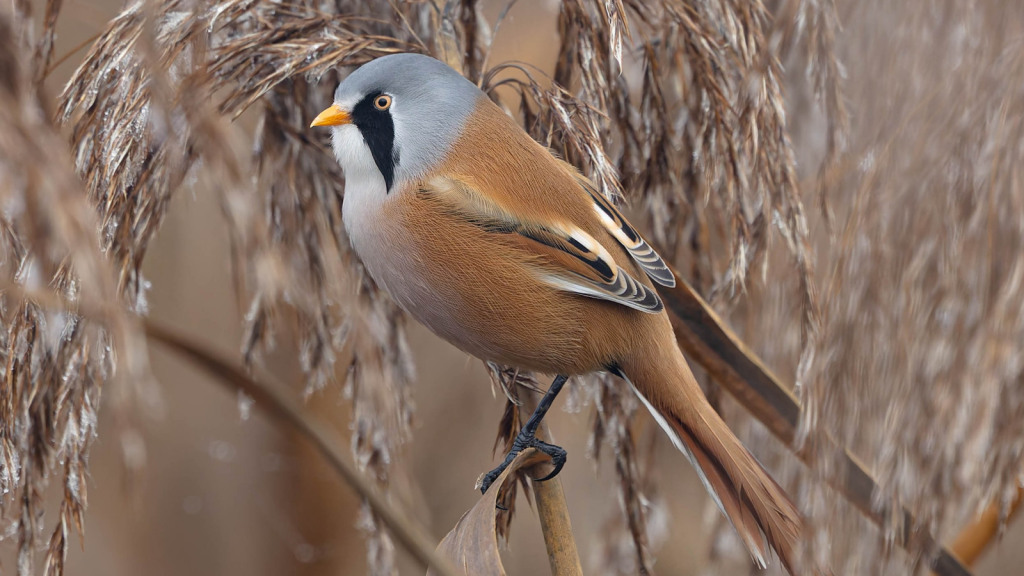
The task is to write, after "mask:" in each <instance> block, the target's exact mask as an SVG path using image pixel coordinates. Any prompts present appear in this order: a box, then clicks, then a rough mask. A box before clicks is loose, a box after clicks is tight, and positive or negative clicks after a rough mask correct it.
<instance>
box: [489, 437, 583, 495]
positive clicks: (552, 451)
mask: <svg viewBox="0 0 1024 576" xmlns="http://www.w3.org/2000/svg"><path fill="white" fill-rule="evenodd" d="M527 448H536V449H537V450H539V451H540V452H543V453H544V454H547V455H548V456H550V457H551V464H552V465H554V467H555V469H554V470H552V471H551V473H550V474H548V475H547V476H545V477H543V478H534V481H536V482H544V481H545V480H551V479H552V478H554V477H555V476H557V475H558V473H559V472H561V471H562V467H563V466H565V460H566V452H565V450H564V449H563V448H561V447H560V446H555V445H554V444H548V443H547V442H543V441H541V440H538V439H537V437H536V436H535V435H534V433H533V432H529V431H527V430H526V429H523V430H520V431H519V434H518V435H517V436H516V440H515V442H513V443H512V449H511V450H509V452H508V455H507V456H505V460H504V462H502V463H501V465H499V466H498V467H497V468H495V469H494V470H491V471H490V472H488V473H487V474H485V475H484V478H483V480H482V481H481V484H480V492H481V493H482V494H486V493H487V489H488V488H490V487H491V484H493V483H494V481H495V480H497V479H498V477H499V476H501V473H502V472H504V471H505V469H506V468H508V466H509V464H511V463H512V461H513V460H515V459H516V456H518V455H519V453H520V452H522V451H523V450H526V449H527Z"/></svg>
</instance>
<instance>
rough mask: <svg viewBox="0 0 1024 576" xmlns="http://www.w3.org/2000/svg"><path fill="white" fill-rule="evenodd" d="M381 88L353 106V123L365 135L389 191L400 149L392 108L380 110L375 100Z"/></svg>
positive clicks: (364, 137)
mask: <svg viewBox="0 0 1024 576" xmlns="http://www.w3.org/2000/svg"><path fill="white" fill-rule="evenodd" d="M381 94H382V93H381V92H380V91H379V90H372V91H370V93H369V94H367V95H366V97H365V98H363V99H362V100H360V101H359V103H358V104H356V105H355V107H354V108H352V123H353V124H355V125H356V128H358V129H359V133H360V134H362V135H363V140H364V141H365V142H366V145H367V147H369V148H370V154H371V155H373V162H374V163H375V164H377V169H378V170H380V174H381V176H383V177H384V185H385V187H386V189H387V191H388V192H391V186H392V185H393V184H394V183H395V166H396V165H397V164H398V158H399V156H398V149H397V148H395V121H394V119H392V118H391V112H390V110H378V109H377V107H376V106H374V105H373V101H374V100H376V99H377V98H378V97H380V96H381Z"/></svg>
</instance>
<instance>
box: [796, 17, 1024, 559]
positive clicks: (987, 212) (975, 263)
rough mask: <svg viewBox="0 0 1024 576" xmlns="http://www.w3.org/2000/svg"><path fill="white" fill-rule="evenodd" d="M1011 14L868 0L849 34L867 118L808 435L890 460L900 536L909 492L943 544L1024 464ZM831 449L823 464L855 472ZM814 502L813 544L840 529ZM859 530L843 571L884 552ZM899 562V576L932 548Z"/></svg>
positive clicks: (854, 146)
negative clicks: (893, 6)
mask: <svg viewBox="0 0 1024 576" xmlns="http://www.w3.org/2000/svg"><path fill="white" fill-rule="evenodd" d="M1005 8H1006V5H1005V3H1002V2H988V3H983V4H980V5H977V6H975V7H974V8H972V9H970V10H969V9H967V8H966V7H961V6H957V5H954V4H948V5H943V6H942V7H941V8H937V9H935V10H933V9H932V8H931V7H928V6H925V5H924V4H919V3H909V4H902V5H900V6H899V8H898V9H897V10H894V11H889V12H887V13H886V14H885V15H884V17H883V16H882V14H881V13H880V12H876V11H875V10H881V8H878V7H876V6H875V5H873V4H872V3H868V4H867V5H866V6H858V7H857V8H856V9H851V10H848V14H846V16H845V17H844V34H843V35H842V36H839V37H837V41H836V46H837V50H839V51H840V53H841V55H842V58H843V61H844V62H847V63H848V64H847V65H848V70H847V73H848V81H847V83H846V85H847V86H848V88H847V95H848V103H849V107H850V114H851V116H852V117H854V118H857V119H858V122H856V123H854V124H853V126H852V130H851V133H850V138H849V153H848V156H847V157H846V158H843V159H842V161H840V164H839V168H837V170H836V174H834V175H833V183H834V189H833V191H832V193H831V194H832V196H831V198H832V199H833V201H834V202H833V208H834V210H835V213H836V220H837V222H841V223H844V224H843V225H842V226H840V227H838V228H837V230H836V243H835V244H834V245H828V246H826V247H825V248H824V249H823V252H822V256H823V259H824V260H825V261H830V262H833V263H834V266H833V267H832V269H831V270H830V271H829V274H828V276H827V278H826V280H825V281H824V282H823V283H822V286H823V290H822V293H823V297H824V302H825V304H824V312H825V314H824V318H825V321H824V323H823V326H822V332H821V335H820V338H819V339H818V341H817V342H816V344H815V346H814V348H815V349H814V358H815V360H814V362H813V363H812V365H811V367H810V370H809V373H808V377H807V379H806V382H807V385H806V387H805V389H804V390H802V393H803V398H804V402H805V406H806V407H807V411H808V414H807V418H806V419H805V421H804V423H803V428H804V430H803V432H804V433H806V434H808V435H809V436H810V437H813V434H814V433H816V432H817V431H819V430H828V431H830V432H831V433H833V434H834V435H835V436H836V437H837V438H838V439H839V440H840V442H841V443H845V444H847V445H848V446H851V447H852V449H853V451H854V452H855V453H856V454H858V455H860V456H861V457H862V458H864V459H865V460H866V461H867V463H868V466H869V468H870V469H872V470H874V471H875V473H876V475H877V477H878V480H879V483H880V485H881V486H882V488H883V491H884V492H883V494H880V495H879V504H885V505H887V506H886V508H885V509H886V510H889V511H890V514H891V517H890V519H889V521H888V522H887V526H886V529H885V531H884V534H883V536H884V538H886V539H892V538H894V537H895V536H896V535H897V534H899V532H900V531H901V530H902V529H903V528H904V527H903V526H902V525H901V521H902V519H901V518H900V517H899V515H898V514H897V513H896V512H895V511H896V510H898V507H896V506H895V504H897V503H900V504H903V505H905V506H907V507H908V508H909V509H910V511H911V512H912V513H913V514H914V515H915V517H916V519H917V521H918V523H919V525H920V526H921V527H924V528H927V529H928V530H929V531H931V533H932V534H935V535H936V537H937V538H939V539H940V540H942V539H944V538H943V536H946V535H948V534H950V532H951V530H953V529H955V528H956V527H958V526H960V525H961V523H962V522H964V521H965V520H967V519H968V518H970V517H971V515H973V513H974V512H975V511H976V510H978V508H979V506H981V505H982V504H983V503H985V502H987V501H989V500H993V499H1002V498H1003V497H1004V496H1005V494H1006V493H1007V491H1008V490H1012V489H1013V488H1014V487H1015V486H1016V485H1017V484H1018V483H1019V481H1020V470H1021V469H1022V465H1024V462H1022V459H1021V456H1020V454H1021V447H1022V441H1024V436H1022V432H1024V430H1022V427H1021V424H1020V423H1021V417H1022V416H1024V413H1022V406H1024V397H1022V395H1021V392H1022V390H1024V387H1022V386H1021V382H1022V373H1024V372H1022V370H1024V363H1022V360H1021V357H1020V354H1019V352H1018V348H1019V345H1018V344H1017V343H1019V341H1020V339H1021V336H1022V334H1024V332H1022V328H1024V325H1022V324H1021V318H1022V316H1021V312H1022V306H1024V292H1022V291H1021V283H1020V275H1021V273H1022V270H1024V269H1022V268H1021V266H1022V262H1021V259H1020V248H1021V243H1022V241H1024V236H1022V230H1024V226H1022V221H1021V214H1022V212H1021V210H1020V208H1021V205H1022V198H1024V196H1022V189H1021V184H1020V177H1019V174H1018V171H1019V168H1018V166H1020V164H1021V155H1022V153H1024V145H1022V142H1021V138H1020V134H1021V128H1022V127H1024V126H1022V123H1024V91H1022V89H1021V85H1022V83H1021V81H1020V80H1021V78H1024V76H1022V71H1024V59H1022V57H1021V54H1022V52H1021V50H1020V42H1019V39H1018V38H1017V31H1019V30H1020V29H1021V26H1022V25H1024V18H1022V16H1021V15H1020V13H1019V11H1010V12H1004V9H1005ZM819 245H820V244H819ZM830 456H831V455H829V454H822V455H821V458H822V466H821V467H820V468H821V472H822V473H824V474H835V473H841V471H840V470H836V469H834V467H833V466H831V462H832V461H831V460H830V458H829V457H830ZM823 500H825V498H818V499H817V502H821V501H823ZM810 512H811V518H812V520H813V521H814V522H815V524H816V526H815V527H816V528H819V529H820V530H821V532H820V533H819V534H818V535H817V536H816V537H815V538H814V540H813V541H814V542H820V541H822V540H824V537H823V536H821V534H829V533H831V534H834V533H836V531H837V530H840V529H841V528H842V527H841V525H840V523H841V522H842V521H843V519H842V518H839V517H836V516H834V515H832V514H831V512H832V510H829V509H828V508H826V507H816V506H812V507H811V509H810ZM912 528H913V527H912ZM857 533H858V534H859V537H858V538H851V539H848V540H847V541H844V542H837V543H835V545H834V547H833V549H832V553H833V556H834V557H836V558H838V559H840V561H839V562H837V563H835V564H833V565H834V566H837V567H839V566H843V564H844V562H845V563H847V564H848V565H850V564H852V563H853V560H852V559H853V558H854V557H856V556H858V555H860V556H862V557H865V558H880V557H882V555H880V554H878V553H877V552H876V551H875V550H877V549H878V548H879V547H882V546H883V544H882V543H881V542H880V541H879V539H878V538H877V537H876V536H875V535H874V534H873V532H872V531H869V530H868V529H866V528H865V527H863V526H861V527H860V529H859V530H858V532H857ZM897 559H899V561H898V562H894V563H893V564H894V566H892V567H890V571H891V572H894V573H895V572H900V571H903V570H905V569H906V565H908V564H909V565H913V563H915V562H916V561H917V560H918V558H917V557H916V556H911V557H910V558H908V559H904V558H903V557H902V556H897ZM878 563H879V564H881V563H882V562H881V561H879V562H878ZM869 568H870V569H871V570H873V571H874V572H875V573H881V572H882V569H883V566H869V567H868V566H860V567H859V570H861V571H864V570H867V569H869Z"/></svg>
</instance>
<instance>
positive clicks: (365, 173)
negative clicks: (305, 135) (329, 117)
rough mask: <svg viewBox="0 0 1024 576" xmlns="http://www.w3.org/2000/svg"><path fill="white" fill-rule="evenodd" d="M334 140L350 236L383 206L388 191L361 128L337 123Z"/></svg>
mask: <svg viewBox="0 0 1024 576" xmlns="http://www.w3.org/2000/svg"><path fill="white" fill-rule="evenodd" d="M331 140H332V142H331V143H332V145H333V148H334V156H335V157H337V159H338V163H339V164H341V169H342V170H343V171H344V172H345V201H344V202H343V203H342V219H343V220H344V222H345V230H346V231H347V232H348V234H349V237H350V238H351V237H353V236H355V235H356V229H357V228H358V226H359V224H360V223H361V222H362V221H364V220H365V219H366V218H367V217H369V216H371V215H372V214H374V213H376V211H377V210H378V209H379V208H380V205H381V204H382V203H383V202H384V200H385V199H386V198H387V195H388V190H387V186H386V185H385V183H384V176H383V175H381V173H380V169H378V168H377V164H376V163H375V162H374V161H373V155H372V154H370V149H369V147H367V146H366V142H365V141H364V140H363V135H362V134H361V133H360V132H359V129H358V128H356V127H355V126H354V125H352V124H348V125H345V126H338V127H336V128H334V133H333V134H332V138H331Z"/></svg>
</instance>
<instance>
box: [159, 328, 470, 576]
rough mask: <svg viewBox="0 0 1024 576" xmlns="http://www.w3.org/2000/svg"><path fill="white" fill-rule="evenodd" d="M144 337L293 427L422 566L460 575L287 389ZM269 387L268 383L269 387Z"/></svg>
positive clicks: (188, 346) (162, 337)
mask: <svg viewBox="0 0 1024 576" xmlns="http://www.w3.org/2000/svg"><path fill="white" fill-rule="evenodd" d="M145 328H146V336H147V337H148V338H151V339H152V340H154V341H156V342H159V343H161V344H163V345H164V346H166V347H167V348H169V349H171V350H173V351H174V352H176V353H177V354H179V355H181V356H183V357H185V358H187V359H188V360H190V361H192V362H193V363H195V364H196V365H198V366H200V367H202V368H203V369H205V370H206V371H207V372H209V373H210V374H212V375H214V376H216V377H217V381H218V382H220V383H221V384H223V385H224V386H226V387H228V388H231V389H232V390H240V391H242V392H244V393H245V394H247V395H248V396H249V397H251V398H252V399H253V400H254V401H255V404H256V405H257V406H259V407H260V408H262V409H263V410H265V411H266V412H267V413H268V414H270V415H271V416H273V417H274V418H276V419H278V420H280V421H281V422H282V423H284V424H285V425H287V426H289V427H291V428H292V429H294V430H295V431H296V432H298V433H299V435H301V436H303V437H304V438H306V440H308V441H309V442H310V443H311V444H313V446H314V447H315V448H316V449H317V451H319V452H320V455H321V456H323V458H324V460H326V461H327V463H328V464H330V465H331V467H332V468H334V470H335V472H337V473H338V475H339V476H341V478H342V479H343V480H344V481H345V483H347V484H348V485H349V486H351V487H352V489H353V490H355V491H356V493H358V494H359V496H360V497H362V498H363V499H365V501H366V502H367V503H369V505H370V508H372V509H373V512H374V514H376V515H377V516H378V517H379V518H380V519H381V520H382V521H383V522H384V524H385V525H387V527H388V528H389V529H390V530H391V532H392V533H393V534H394V536H395V538H396V539H397V540H398V541H399V542H401V543H402V545H404V546H405V547H406V549H407V550H408V551H409V553H410V554H412V556H413V557H414V558H416V560H417V561H419V562H420V564H422V565H423V566H424V567H431V568H433V569H434V570H435V571H436V573H438V574H441V575H443V576H458V574H459V572H458V571H456V569H455V567H454V566H452V564H451V562H449V561H448V560H447V559H445V558H444V557H443V556H441V555H440V554H438V553H437V552H436V551H435V550H434V544H433V540H432V539H431V538H430V537H429V536H428V535H427V534H428V533H427V530H426V529H425V528H423V527H422V526H421V525H420V524H419V523H418V522H416V521H415V520H413V519H412V518H410V517H409V516H408V515H406V514H405V513H404V512H402V511H401V510H399V509H397V508H395V507H394V506H392V505H391V504H390V503H389V502H388V501H387V500H386V499H385V497H384V496H382V495H381V493H380V492H379V491H378V490H377V489H376V488H374V486H373V483H372V481H371V480H370V479H368V478H367V477H365V476H364V475H363V474H362V473H360V472H359V471H358V470H357V469H356V467H355V466H354V465H353V464H352V463H350V462H349V461H348V458H346V457H345V455H344V451H343V450H342V449H341V448H339V444H338V442H337V441H336V440H335V439H334V438H333V435H332V434H331V433H329V432H328V429H327V427H325V426H323V425H322V424H320V423H319V422H317V421H316V420H314V419H313V418H311V417H310V416H309V415H307V414H306V413H305V411H304V410H303V409H302V408H301V407H300V406H299V404H298V403H297V402H295V401H293V400H292V399H291V398H289V397H287V396H286V395H284V394H282V393H281V392H280V390H284V389H285V385H284V384H280V383H277V382H273V381H272V380H269V379H267V380H265V381H264V382H261V381H259V380H257V379H255V378H253V377H250V376H248V375H247V374H246V373H245V370H244V369H243V368H242V367H240V366H237V365H235V364H234V363H232V362H229V361H227V360H224V359H223V358H221V357H219V356H218V355H216V354H214V353H212V352H210V351H209V350H208V349H207V348H206V347H204V346H201V345H200V344H198V343H197V342H195V341H193V340H191V339H189V338H188V337H185V336H183V335H181V334H178V333H176V332H175V331H173V330H171V329H169V328H167V327H164V326H161V325H159V324H157V323H155V322H153V321H152V320H146V323H145ZM265 382H266V383H265Z"/></svg>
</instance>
